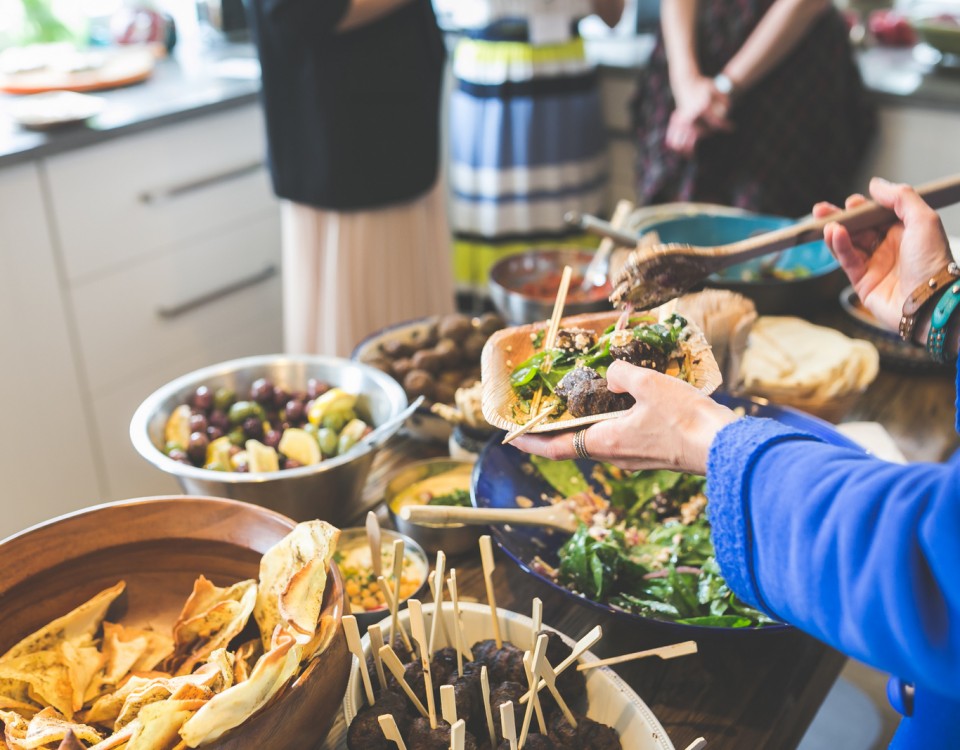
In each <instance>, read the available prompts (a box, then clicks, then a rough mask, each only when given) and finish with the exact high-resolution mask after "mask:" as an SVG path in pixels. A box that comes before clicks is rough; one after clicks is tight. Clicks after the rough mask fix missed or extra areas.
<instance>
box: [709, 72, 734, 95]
mask: <svg viewBox="0 0 960 750" xmlns="http://www.w3.org/2000/svg"><path fill="white" fill-rule="evenodd" d="M713 85H714V86H716V87H717V91H719V92H720V93H721V94H729V93H730V92H731V91H733V81H731V80H730V79H729V78H727V77H726V76H725V75H723V73H721V74H720V75H718V76H716V77H715V78H714V79H713Z"/></svg>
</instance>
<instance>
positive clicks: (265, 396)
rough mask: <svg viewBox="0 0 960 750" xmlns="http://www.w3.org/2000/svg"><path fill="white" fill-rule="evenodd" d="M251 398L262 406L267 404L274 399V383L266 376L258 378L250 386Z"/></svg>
mask: <svg viewBox="0 0 960 750" xmlns="http://www.w3.org/2000/svg"><path fill="white" fill-rule="evenodd" d="M250 398H251V399H253V400H254V401H256V402H257V403H258V404H260V405H261V406H267V405H269V404H270V403H271V402H272V401H273V383H271V382H270V381H269V380H267V379H266V378H258V379H257V380H254V381H253V385H251V386H250Z"/></svg>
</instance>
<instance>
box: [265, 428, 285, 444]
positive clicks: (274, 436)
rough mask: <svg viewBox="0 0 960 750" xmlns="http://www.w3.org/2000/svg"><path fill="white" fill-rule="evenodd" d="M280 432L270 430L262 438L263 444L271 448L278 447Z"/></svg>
mask: <svg viewBox="0 0 960 750" xmlns="http://www.w3.org/2000/svg"><path fill="white" fill-rule="evenodd" d="M280 437H281V433H280V430H270V431H268V432H267V433H266V434H265V435H264V436H263V444H264V445H269V446H270V447H271V448H276V447H277V446H278V445H280Z"/></svg>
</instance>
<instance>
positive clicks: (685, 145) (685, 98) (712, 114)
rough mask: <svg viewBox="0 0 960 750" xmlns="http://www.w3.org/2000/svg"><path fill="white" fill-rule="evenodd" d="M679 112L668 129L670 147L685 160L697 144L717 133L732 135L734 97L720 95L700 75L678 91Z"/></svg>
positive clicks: (676, 98)
mask: <svg viewBox="0 0 960 750" xmlns="http://www.w3.org/2000/svg"><path fill="white" fill-rule="evenodd" d="M674 99H675V101H676V103H677V108H676V109H675V110H674V111H673V114H672V115H671V116H670V122H669V123H668V125H667V135H666V145H667V148H669V149H671V150H672V151H676V152H677V153H679V154H682V155H683V156H686V157H688V158H689V157H690V156H692V155H693V151H694V148H695V147H696V145H697V142H698V141H700V140H701V139H702V138H703V137H705V136H707V135H709V134H710V133H712V132H716V131H729V130H732V129H733V123H731V122H730V120H729V119H728V115H729V113H730V97H728V96H727V95H726V94H721V93H720V92H719V91H717V87H716V85H714V82H713V79H712V78H707V77H706V76H702V75H696V76H694V77H692V78H690V79H689V80H688V81H686V82H685V83H684V84H682V85H679V86H677V87H676V90H675V91H674Z"/></svg>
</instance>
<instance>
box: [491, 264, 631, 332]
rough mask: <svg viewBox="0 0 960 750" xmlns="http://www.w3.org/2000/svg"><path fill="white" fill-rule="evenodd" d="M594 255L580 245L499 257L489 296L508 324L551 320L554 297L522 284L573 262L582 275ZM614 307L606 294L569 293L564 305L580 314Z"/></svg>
mask: <svg viewBox="0 0 960 750" xmlns="http://www.w3.org/2000/svg"><path fill="white" fill-rule="evenodd" d="M592 258H593V252H592V251H590V250H585V249H582V248H577V247H562V248H556V249H552V250H529V251H527V252H525V253H519V254H517V255H510V256H507V257H506V258H503V259H502V260H499V261H497V263H495V264H494V266H493V268H491V269H490V277H489V280H488V281H489V287H490V299H491V300H492V301H493V305H494V307H496V308H497V311H498V312H499V313H500V314H501V315H502V316H503V318H504V320H506V321H507V323H508V324H509V325H522V324H524V323H536V322H537V321H539V320H549V319H550V316H551V315H552V314H553V303H554V299H553V298H549V299H548V298H543V297H531V296H529V295H526V294H523V293H522V292H521V291H520V288H521V287H523V285H524V284H527V283H529V282H531V281H537V280H539V279H542V278H543V277H544V276H546V275H548V274H550V273H554V272H560V271H563V267H564V266H572V267H573V270H574V273H579V275H580V276H581V277H582V276H583V272H584V271H585V270H586V268H587V265H588V264H589V263H590V260H591V259H592ZM612 309H613V305H611V304H610V302H609V301H608V300H607V298H606V297H605V296H601V297H599V298H597V299H591V300H589V301H585V302H579V301H576V300H571V299H570V298H569V297H568V299H567V302H566V304H565V305H564V306H563V314H564V315H565V316H566V315H579V314H580V313H589V312H603V311H605V310H612Z"/></svg>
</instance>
